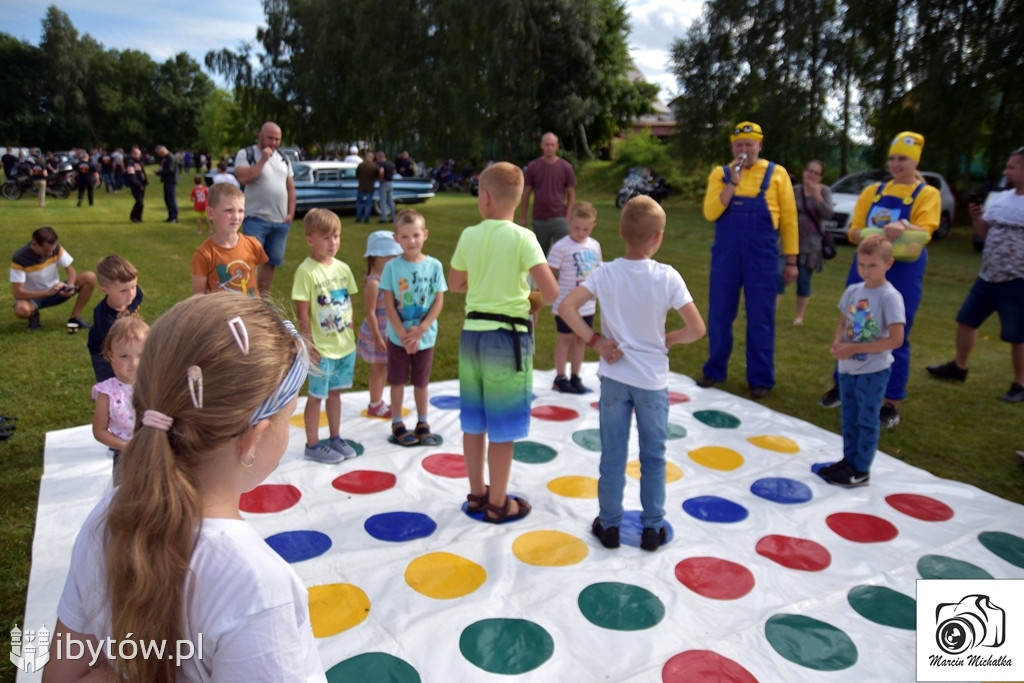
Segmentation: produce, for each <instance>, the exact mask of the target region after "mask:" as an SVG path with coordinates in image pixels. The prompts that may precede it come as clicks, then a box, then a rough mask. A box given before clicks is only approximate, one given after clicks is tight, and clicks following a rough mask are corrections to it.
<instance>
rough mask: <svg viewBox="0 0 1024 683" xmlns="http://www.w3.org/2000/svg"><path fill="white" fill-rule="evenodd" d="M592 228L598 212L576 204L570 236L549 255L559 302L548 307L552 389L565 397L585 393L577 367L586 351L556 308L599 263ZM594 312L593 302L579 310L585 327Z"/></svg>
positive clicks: (589, 204) (563, 239)
mask: <svg viewBox="0 0 1024 683" xmlns="http://www.w3.org/2000/svg"><path fill="white" fill-rule="evenodd" d="M595 225H597V209H595V208H594V205H593V204H591V203H590V202H579V203H577V204H576V205H575V206H573V207H572V215H571V217H570V219H569V234H568V235H566V236H565V237H563V238H562V239H560V240H558V241H557V242H555V245H554V246H553V247H551V251H550V252H548V266H549V267H550V268H551V270H552V271H554V273H555V277H556V278H557V279H558V298H557V299H555V303H554V304H552V305H551V310H552V311H554V313H555V326H556V327H557V328H558V341H557V342H556V343H555V382H554V385H553V386H552V387H551V388H552V389H554V390H555V391H561V392H563V393H566V394H582V393H585V392H586V390H587V389H586V387H584V386H583V382H582V381H581V380H580V367H582V365H583V353H584V351H586V347H585V346H584V341H583V340H582V339H580V338H579V337H577V336H576V334H575V333H574V332H573V331H572V328H570V327H569V326H568V325H566V324H565V321H564V320H562V318H560V317H559V315H558V305H559V304H561V303H562V300H563V299H565V297H566V296H568V294H569V292H571V291H572V290H574V289H576V288H577V287H579V286H580V284H582V283H583V281H584V280H586V279H587V276H588V275H590V274H591V273H592V272H593V271H594V269H595V268H597V267H598V266H599V265H601V263H602V259H601V245H600V244H599V243H598V241H597V240H595V239H594V238H593V237H591V236H590V233H591V232H593V230H594V226H595ZM596 310H597V304H596V303H595V302H593V301H588V302H587V303H585V304H584V305H583V307H582V308H581V309H580V315H582V316H583V319H584V320H585V321H586V322H587V324H588V325H591V326H593V324H594V313H595V311H596ZM566 359H568V360H569V369H570V376H569V377H566V376H565V362H566Z"/></svg>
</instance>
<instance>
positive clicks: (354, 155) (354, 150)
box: [343, 145, 363, 164]
mask: <svg viewBox="0 0 1024 683" xmlns="http://www.w3.org/2000/svg"><path fill="white" fill-rule="evenodd" d="M343 161H346V162H348V163H350V164H360V163H362V161H363V158H362V157H361V156H359V148H358V147H356V146H355V145H352V146H351V147H349V148H348V156H347V157H345V158H344V159H343Z"/></svg>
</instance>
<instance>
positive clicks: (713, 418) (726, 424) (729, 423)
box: [693, 410, 740, 429]
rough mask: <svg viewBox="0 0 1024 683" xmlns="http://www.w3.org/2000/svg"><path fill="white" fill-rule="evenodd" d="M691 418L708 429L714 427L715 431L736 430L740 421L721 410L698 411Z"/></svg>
mask: <svg viewBox="0 0 1024 683" xmlns="http://www.w3.org/2000/svg"><path fill="white" fill-rule="evenodd" d="M693 416H694V417H695V418H697V419H698V420H700V421H701V422H703V423H704V424H706V425H707V426H708V427H714V428H715V429H736V428H737V427H739V426H740V419H739V418H738V417H736V416H735V415H730V414H729V413H725V412H722V411H721V410H698V411H697V412H695V413H694V414H693Z"/></svg>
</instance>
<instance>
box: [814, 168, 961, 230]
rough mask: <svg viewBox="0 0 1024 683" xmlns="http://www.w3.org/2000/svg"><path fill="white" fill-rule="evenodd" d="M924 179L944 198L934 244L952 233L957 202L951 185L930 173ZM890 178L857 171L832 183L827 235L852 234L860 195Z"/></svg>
mask: <svg viewBox="0 0 1024 683" xmlns="http://www.w3.org/2000/svg"><path fill="white" fill-rule="evenodd" d="M921 175H922V176H923V177H924V180H925V182H926V183H928V184H929V185H931V186H932V187H934V188H935V189H937V190H938V191H939V193H940V195H941V196H942V215H941V216H940V218H939V227H938V229H937V230H936V231H935V232H934V233H933V234H932V239H933V240H941V239H942V238H943V237H945V236H946V234H947V233H949V228H950V226H951V225H952V223H953V215H954V214H955V213H956V199H955V198H954V197H953V191H952V190H950V188H949V183H947V182H946V179H945V178H943V177H942V176H941V175H939V174H938V173H933V172H931V171H922V172H921ZM890 178H892V176H891V175H889V173H888V171H881V170H872V171H858V172H856V173H851V174H850V175H847V176H843V177H842V178H840V179H839V180H837V181H836V182H835V183H833V184H832V186H831V190H832V204H833V207H834V211H835V213H833V214H832V219H831V220H827V221H823V222H822V227H823V228H824V229H825V231H826V232H830V233H832V235H833V236H835V237H836V238H839V239H846V233H847V232H849V230H850V219H851V218H852V217H853V208H854V206H856V204H857V199H858V198H859V197H860V193H861V192H862V191H863V190H864V188H866V187H867V186H868V185H871V184H873V183H877V182H882V181H886V180H889V179H890Z"/></svg>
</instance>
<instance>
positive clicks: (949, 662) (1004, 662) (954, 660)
mask: <svg viewBox="0 0 1024 683" xmlns="http://www.w3.org/2000/svg"><path fill="white" fill-rule="evenodd" d="M928 665H929V666H1013V660H1012V659H1010V658H1009V657H1007V656H1006V655H999V656H998V657H996V656H995V655H989V656H988V657H982V656H981V655H968V656H966V657H943V656H942V655H930V656H929V657H928Z"/></svg>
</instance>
